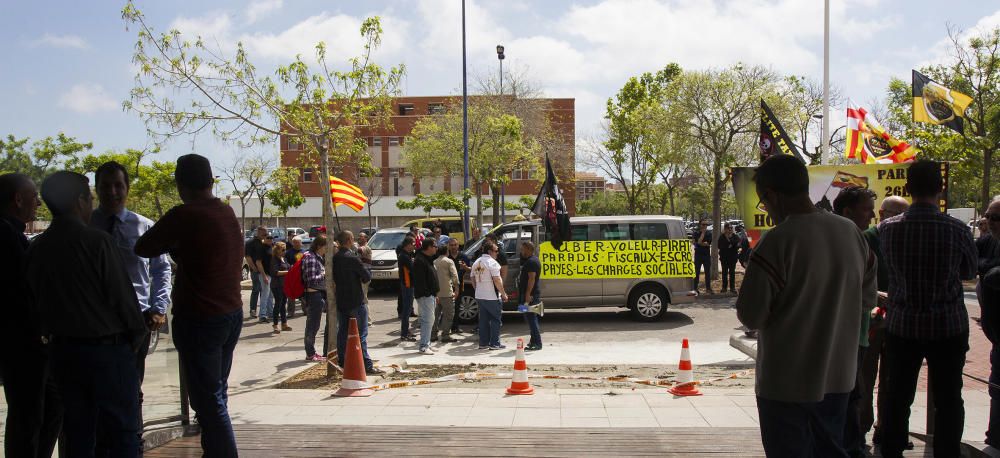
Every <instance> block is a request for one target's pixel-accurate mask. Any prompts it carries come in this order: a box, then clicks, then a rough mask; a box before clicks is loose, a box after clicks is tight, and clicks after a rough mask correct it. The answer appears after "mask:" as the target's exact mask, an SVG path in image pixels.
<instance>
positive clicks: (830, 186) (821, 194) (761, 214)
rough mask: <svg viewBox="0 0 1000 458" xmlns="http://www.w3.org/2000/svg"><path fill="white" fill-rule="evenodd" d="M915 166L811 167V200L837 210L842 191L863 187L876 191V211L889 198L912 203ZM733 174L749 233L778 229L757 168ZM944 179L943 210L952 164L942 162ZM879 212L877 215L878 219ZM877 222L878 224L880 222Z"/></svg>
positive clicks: (904, 164)
mask: <svg viewBox="0 0 1000 458" xmlns="http://www.w3.org/2000/svg"><path fill="white" fill-rule="evenodd" d="M910 164H911V163H902V164H845V165H814V166H809V167H808V169H809V197H810V198H811V199H812V201H813V203H815V204H816V206H817V207H820V208H823V209H826V210H830V211H832V210H833V200H834V199H836V198H837V194H839V193H840V190H841V189H844V188H846V187H850V186H862V187H866V188H868V189H871V190H872V191H874V192H875V196H876V197H875V208H876V209H878V208H879V207H880V206H881V205H882V201H883V200H884V199H885V198H886V197H889V196H902V197H904V198H906V200H910V195H909V194H908V193H907V192H906V170H907V169H909V168H910ZM732 171H733V190H734V191H736V205H737V206H738V207H739V210H740V213H741V214H742V215H743V222H744V223H745V224H746V228H747V229H748V230H766V229H770V228H772V227H774V222H773V221H771V218H769V217H768V216H767V212H766V211H765V210H764V206H763V204H761V202H760V199H759V198H758V197H757V190H756V184H755V183H754V181H753V174H754V169H753V167H737V168H734V169H732ZM941 174H942V176H943V177H944V193H942V196H941V197H942V199H941V211H945V210H946V209H947V207H948V203H947V202H948V163H947V162H942V163H941ZM877 217H878V212H876V218H877ZM876 222H877V221H876Z"/></svg>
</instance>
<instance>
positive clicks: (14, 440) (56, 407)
mask: <svg viewBox="0 0 1000 458" xmlns="http://www.w3.org/2000/svg"><path fill="white" fill-rule="evenodd" d="M4 337H8V336H4ZM12 340H13V339H12ZM2 351H3V354H2V355H0V370H2V372H3V390H4V394H5V395H6V398H7V418H6V420H5V421H4V427H5V431H4V451H5V455H6V456H11V457H14V456H25V457H32V458H33V457H43V456H44V457H46V458H48V457H51V456H52V451H53V450H54V448H55V445H56V438H57V437H58V436H59V430H60V428H61V426H62V422H63V406H62V402H61V401H60V399H59V391H58V389H57V385H56V381H55V377H54V376H53V374H52V373H51V372H52V370H53V366H52V365H51V364H49V361H50V359H51V356H50V354H49V352H50V350H49V348H46V347H45V346H43V345H42V344H41V342H39V343H38V344H35V345H26V344H25V343H24V342H21V341H8V340H5V341H4V342H3V350H2Z"/></svg>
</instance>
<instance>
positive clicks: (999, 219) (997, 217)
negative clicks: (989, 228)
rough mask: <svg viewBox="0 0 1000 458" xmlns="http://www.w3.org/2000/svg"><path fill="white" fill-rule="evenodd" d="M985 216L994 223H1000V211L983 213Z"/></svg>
mask: <svg viewBox="0 0 1000 458" xmlns="http://www.w3.org/2000/svg"><path fill="white" fill-rule="evenodd" d="M983 218H986V219H988V220H990V221H991V222H994V223H1000V213H993V214H987V215H983Z"/></svg>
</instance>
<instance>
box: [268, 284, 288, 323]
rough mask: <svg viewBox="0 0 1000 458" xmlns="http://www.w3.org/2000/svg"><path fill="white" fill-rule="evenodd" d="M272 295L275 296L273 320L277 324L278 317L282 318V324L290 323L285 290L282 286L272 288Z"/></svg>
mask: <svg viewBox="0 0 1000 458" xmlns="http://www.w3.org/2000/svg"><path fill="white" fill-rule="evenodd" d="M271 296H273V297H274V313H273V315H274V316H273V317H272V318H271V322H272V323H273V324H274V325H275V326H277V325H278V319H279V318H280V319H281V324H288V311H287V309H286V306H287V305H288V298H287V297H285V290H284V289H282V288H271Z"/></svg>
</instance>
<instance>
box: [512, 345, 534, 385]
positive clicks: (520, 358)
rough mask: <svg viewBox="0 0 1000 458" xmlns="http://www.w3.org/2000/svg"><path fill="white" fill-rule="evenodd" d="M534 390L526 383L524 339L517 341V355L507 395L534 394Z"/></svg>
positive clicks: (526, 369) (526, 370)
mask: <svg viewBox="0 0 1000 458" xmlns="http://www.w3.org/2000/svg"><path fill="white" fill-rule="evenodd" d="M534 393H535V389H534V388H532V387H531V385H530V384H529V383H528V363H526V362H524V339H517V353H515V356H514V373H513V374H512V376H511V380H510V388H507V394H534Z"/></svg>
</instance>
